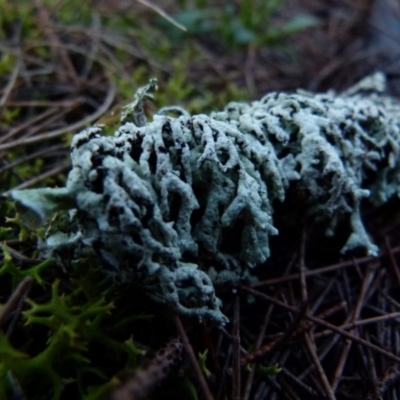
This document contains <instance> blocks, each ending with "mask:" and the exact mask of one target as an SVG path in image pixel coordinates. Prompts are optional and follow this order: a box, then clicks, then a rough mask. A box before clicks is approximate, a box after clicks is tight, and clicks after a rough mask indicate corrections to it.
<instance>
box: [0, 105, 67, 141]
mask: <svg viewBox="0 0 400 400" xmlns="http://www.w3.org/2000/svg"><path fill="white" fill-rule="evenodd" d="M7 105H8V104H7ZM58 111H59V110H58V108H56V107H54V108H53V107H51V108H50V109H47V110H46V111H44V112H43V113H41V114H39V115H37V116H36V117H34V118H30V119H29V120H28V121H26V122H24V123H22V124H20V125H18V126H17V127H15V128H14V129H11V130H10V131H9V132H8V133H7V134H5V135H3V136H2V137H0V143H4V142H6V141H8V140H9V139H11V138H12V137H13V136H15V135H17V134H18V133H19V132H21V131H22V130H24V129H26V128H29V127H30V126H32V125H35V124H36V123H37V122H39V121H40V120H42V119H45V118H48V117H50V116H52V115H54V114H56V113H57V112H58Z"/></svg>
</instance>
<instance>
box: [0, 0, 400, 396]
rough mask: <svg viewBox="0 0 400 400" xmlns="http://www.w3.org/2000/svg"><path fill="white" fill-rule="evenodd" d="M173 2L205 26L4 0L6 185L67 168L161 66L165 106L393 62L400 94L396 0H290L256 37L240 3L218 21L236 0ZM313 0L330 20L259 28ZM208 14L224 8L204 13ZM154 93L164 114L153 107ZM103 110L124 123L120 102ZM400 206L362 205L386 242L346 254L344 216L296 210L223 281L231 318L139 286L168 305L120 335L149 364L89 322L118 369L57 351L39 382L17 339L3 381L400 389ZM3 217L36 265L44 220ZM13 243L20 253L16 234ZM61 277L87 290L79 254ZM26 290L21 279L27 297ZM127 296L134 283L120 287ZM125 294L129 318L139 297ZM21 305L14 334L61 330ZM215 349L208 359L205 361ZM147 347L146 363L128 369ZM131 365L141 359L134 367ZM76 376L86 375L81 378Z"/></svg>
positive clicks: (271, 389)
mask: <svg viewBox="0 0 400 400" xmlns="http://www.w3.org/2000/svg"><path fill="white" fill-rule="evenodd" d="M81 3H82V2H81ZM159 3H160V6H162V9H163V10H164V11H166V12H167V13H168V14H169V15H172V16H177V13H179V12H181V11H182V10H184V9H186V8H190V7H189V6H190V5H192V9H195V10H197V11H201V12H203V14H201V13H200V17H199V19H197V20H196V19H195V20H193V19H192V20H191V21H196V22H193V29H192V32H190V33H188V34H185V33H183V32H182V31H179V30H178V29H176V28H175V27H173V26H172V25H171V24H170V23H169V22H167V21H166V20H164V19H162V18H161V17H160V16H158V15H157V13H156V12H155V11H154V10H152V9H151V8H149V7H148V6H145V5H143V4H142V5H139V4H138V3H137V2H135V1H133V0H119V1H114V2H112V5H111V2H108V1H106V0H101V1H100V0H98V1H92V2H88V4H87V5H86V6H84V5H82V4H80V3H79V2H77V1H70V2H69V1H62V2H55V1H47V2H45V1H41V0H35V1H33V2H32V4H30V3H25V2H23V1H21V2H20V3H19V4H18V5H12V4H8V3H7V1H3V2H0V16H1V19H0V21H1V36H0V52H1V59H0V89H1V91H0V105H1V107H2V108H1V110H0V184H1V191H2V192H6V191H8V190H10V189H11V188H15V187H17V188H28V187H39V186H55V185H63V181H64V179H65V175H66V173H67V171H68V169H69V161H68V149H67V147H68V143H69V141H70V139H71V136H72V134H73V133H74V132H76V131H78V130H80V129H81V128H82V127H84V126H86V125H88V124H91V123H93V122H95V121H96V120H98V118H100V117H101V116H102V115H103V114H104V113H105V112H106V111H108V110H109V109H110V108H111V107H112V105H114V104H116V103H118V102H119V101H121V100H126V99H129V97H130V96H132V94H133V93H134V91H135V89H136V88H137V86H140V85H142V84H143V83H145V82H146V80H147V79H148V78H149V77H151V76H156V77H157V78H158V79H159V82H160V90H159V93H158V94H156V99H157V105H156V106H157V107H159V106H163V105H166V104H176V103H178V104H180V105H183V106H184V107H186V108H188V109H189V110H190V111H192V112H208V111H210V110H211V109H213V108H221V107H223V105H224V104H226V103H227V102H228V101H231V100H248V99H254V98H259V97H260V96H262V95H263V94H265V93H266V92H269V91H272V90H276V91H293V90H295V89H297V88H304V89H308V90H312V91H325V90H328V89H335V90H338V91H340V90H342V89H345V88H348V87H349V86H350V85H352V84H354V83H355V82H356V81H357V80H358V79H360V78H362V77H364V76H365V75H367V74H369V73H372V72H374V71H376V70H381V71H384V72H385V73H386V74H387V78H388V93H389V94H390V95H393V96H397V97H398V96H400V80H399V74H398V69H399V68H398V67H399V65H400V2H399V1H396V0H376V1H372V0H353V1H351V0H347V1H345V0H331V1H330V0H327V1H320V0H287V1H284V2H283V4H284V5H283V7H281V8H280V9H279V10H278V11H276V12H274V13H273V15H272V17H271V18H269V19H267V23H266V24H264V22H263V21H262V23H259V22H255V23H254V26H253V27H252V29H253V30H254V32H257V35H256V36H255V38H254V40H251V41H249V42H246V41H244V43H243V42H242V41H241V40H239V39H238V38H235V37H232V32H231V31H230V30H229V29H231V28H230V25H229V19H228V22H227V21H225V22H218V19H217V22H215V20H213V19H212V17H211V16H210V14H209V13H208V14H207V13H204V10H209V9H210V8H211V6H210V5H209V4H211V3H212V4H213V9H212V10H211V11H212V13H211V15H218V13H219V12H221V15H222V14H223V13H222V11H221V10H222V9H223V4H225V2H218V1H217V2H207V1H203V2H201V1H199V2H195V1H192V2H190V1H186V2H185V1H181V2H177V1H165V2H163V4H162V5H161V2H159ZM201 3H202V4H201ZM230 3H231V4H232V7H233V10H234V11H233V14H229V15H230V18H231V19H234V16H235V15H236V14H235V13H236V12H239V11H238V9H239V6H238V4H239V2H238V1H232V2H230ZM243 3H245V2H243ZM258 3H262V2H257V4H258ZM80 7H82V9H81V8H80ZM299 14H309V15H312V16H314V17H315V18H317V19H318V23H319V25H318V26H317V27H312V28H308V29H305V30H303V31H300V32H297V33H294V34H293V35H291V36H289V37H287V38H284V37H283V36H282V35H281V36H279V35H278V36H276V35H275V37H274V35H272V34H271V35H270V36H269V37H263V35H262V32H260V30H262V29H264V28H265V26H267V28H265V29H266V30H267V31H271V32H273V29H275V28H276V27H279V26H282V24H284V23H285V22H286V21H288V20H290V19H291V18H293V17H294V16H297V15H299ZM188 18H189V17H187V16H186V20H185V19H184V18H183V19H182V22H184V21H186V22H187V21H189V20H190V19H188ZM192 18H193V15H192ZM243 18H244V17H243ZM253 18H254V16H253ZM207 21H211V23H209V24H208V25H207V24H204V22H207ZM239 21H240V18H239ZM257 23H258V25H257ZM254 32H253V33H254ZM278 33H279V30H278ZM147 111H148V112H149V113H150V114H151V112H152V108H151V107H150V108H149V110H147ZM108 118H109V117H108ZM105 121H106V123H107V124H110V125H111V122H110V121H111V120H110V119H106V120H105ZM1 207H2V208H1V215H0V216H1V218H2V222H3V223H2V225H3V226H4V227H10V226H11V225H10V224H9V223H8V224H6V223H5V220H4V217H5V216H12V215H13V214H14V212H13V211H12V206H11V204H10V203H9V202H6V201H4V202H3V204H2V206H1ZM399 211H400V208H399V202H398V201H395V200H393V201H392V202H391V203H389V204H387V205H385V206H384V207H382V208H380V209H378V210H376V209H371V210H365V215H364V220H365V221H367V222H366V224H367V225H368V231H369V232H372V233H373V239H374V241H375V243H377V244H379V246H380V249H381V252H380V255H379V257H375V258H374V257H365V256H364V255H363V254H351V255H346V256H345V257H342V256H340V255H339V250H340V248H341V246H342V244H343V241H344V240H345V237H346V236H345V235H346V227H345V226H343V227H342V228H341V229H342V230H339V234H338V235H337V236H336V237H334V238H331V239H327V238H325V237H324V235H323V234H322V230H321V228H320V227H318V226H314V225H313V224H308V225H307V226H299V227H296V228H293V229H288V228H286V229H285V228H284V227H283V228H282V229H281V235H280V236H279V238H276V239H274V241H273V243H272V249H273V256H272V257H271V259H269V260H268V262H267V263H266V265H263V266H260V267H258V268H257V271H258V274H259V278H260V280H259V281H258V282H257V283H254V284H252V285H249V286H243V287H237V288H225V289H223V290H221V291H220V292H219V296H220V297H221V298H222V299H223V300H224V304H225V305H226V307H225V312H226V315H228V317H229V318H230V320H231V321H232V322H231V323H230V324H229V325H227V326H226V327H225V328H224V329H217V328H215V327H213V326H211V325H210V324H208V323H207V322H204V323H203V324H201V325H198V324H196V323H195V322H193V321H189V320H180V318H179V317H177V316H174V315H173V313H172V312H170V311H168V310H167V311H166V309H165V308H162V309H161V310H160V306H158V305H155V304H153V303H151V302H150V301H148V300H146V301H144V302H143V300H142V299H143V294H142V293H141V292H140V293H139V294H133V295H131V294H130V296H131V297H132V301H134V300H135V301H136V302H137V303H139V305H138V304H136V305H135V306H134V307H133V310H131V309H129V310H130V311H129V312H130V313H136V314H138V315H139V314H142V313H144V314H146V313H147V314H152V315H153V316H154V315H155V317H154V319H153V322H152V323H151V324H149V323H148V322H146V323H144V324H145V325H144V326H141V325H140V324H139V325H138V324H137V323H135V325H134V326H132V324H131V323H130V324H128V325H127V327H126V328H125V331H124V332H123V333H121V332H119V333H118V334H116V336H115V338H119V340H120V341H123V340H127V339H128V338H129V337H130V336H131V335H134V338H135V341H136V342H137V344H138V346H139V348H140V349H146V350H147V356H146V357H143V356H138V360H137V361H136V364H135V363H133V364H129V363H128V364H126V365H125V366H123V365H122V364H121V363H119V364H118V363H116V362H115V361H114V360H112V361H110V365H109V366H105V365H103V364H105V362H104V360H102V358H101V357H99V354H98V352H100V354H101V352H102V351H103V350H102V347H100V348H98V347H95V345H92V344H91V343H92V342H91V337H90V336H88V337H87V338H86V339H85V340H86V342H85V346H87V348H88V350H85V351H86V353H84V354H85V357H87V358H88V359H89V360H90V362H89V364H90V365H91V366H92V367H96V368H98V369H99V370H101V373H102V374H103V376H102V377H101V379H100V378H98V379H99V380H95V379H87V380H85V379H83V378H82V379H81V378H79V379H78V378H77V376H78V375H79V373H80V372H81V370H80V369H79V368H83V367H81V366H79V368H78V367H76V369H73V368H72V367H71V368H69V369H67V370H66V371H65V370H63V369H62V368H60V370H59V371H61V372H59V371H58V370H57V368H56V370H57V374H59V375H57V377H56V378H55V381H57V379H61V378H62V382H63V384H62V387H63V389H62V394H61V395H60V397H57V395H56V390H55V389H54V387H55V384H54V382H53V383H49V385H48V386H46V385H45V386H44V388H43V387H40V390H38V392H37V393H35V383H34V384H32V382H31V381H30V380H29V376H28V377H27V376H26V375H24V373H23V372H21V371H24V370H23V368H22V367H19V365H20V364H18V363H16V362H14V364H12V363H11V364H7V361H5V360H8V358H7V357H8V356H7V357H6V355H5V354H6V353H5V352H4V351H3V352H2V350H1V346H3V349H4V348H6V347H4V346H6V345H5V344H4V342H2V343H0V362H1V360H2V359H3V367H2V368H3V370H4V368H5V367H4V365H11V367H6V368H5V370H7V371H8V372H9V374H11V375H13V376H14V378H12V379H11V378H9V375H7V378H5V376H6V375H5V372H1V373H2V377H1V379H2V380H3V381H4V382H5V381H7V382H8V383H4V382H3V384H4V385H6V386H7V388H6V389H7V390H8V391H10V390H11V391H13V393H14V395H15V396H16V397H15V399H18V400H22V399H36V398H44V399H47V398H49V399H50V398H63V399H64V398H65V399H67V398H79V396H82V398H87V399H89V398H93V399H97V398H99V399H100V398H107V396H108V395H109V393H113V394H114V398H115V399H133V398H136V399H139V398H150V397H148V396H149V395H148V391H150V389H151V390H153V389H154V388H156V391H155V393H154V394H153V395H152V397H151V398H154V399H167V398H172V397H171V396H173V397H174V396H178V397H177V398H196V397H194V395H193V397H191V396H190V393H192V392H191V391H193V390H194V391H195V392H197V393H198V395H199V398H206V399H211V398H215V399H232V400H233V399H290V400H294V399H322V398H327V399H338V400H339V399H379V398H383V399H393V400H395V399H397V398H398V397H400V379H399V378H400V365H399V363H400V354H399V353H400V333H399V322H400V319H399V318H400V294H399V293H400V292H399V286H400V269H399V265H398V262H399V253H400V247H399V239H400V231H399V222H400V218H399V217H400V212H399ZM0 229H1V231H0V234H1V239H2V240H4V241H5V243H6V247H7V249H8V251H9V252H10V254H11V259H12V260H13V262H15V265H17V266H18V267H19V268H21V269H22V270H24V268H27V266H31V265H33V264H36V261H35V259H36V257H37V254H36V252H35V242H34V240H33V239H32V237H34V236H35V235H34V234H32V233H31V234H28V233H25V234H24V235H25V236H24V235H20V236H19V237H17V235H18V232H19V231H18V230H12V231H11V232H8V231H7V232H6V231H5V230H4V228H0ZM340 232H341V233H342V234H340ZM3 259H4V263H6V261H5V260H6V259H7V254H6V251H5V250H4V252H3ZM58 270H61V269H58ZM7 277H8V275H7V274H3V273H2V272H1V270H0V278H1V281H0V295H1V298H0V299H1V301H2V303H5V302H6V300H7V298H8V297H9V295H10V293H11V292H12V290H13V288H14V286H15V285H14V286H13V285H12V284H11V282H10V279H8V278H7ZM13 277H14V275H13ZM20 278H21V276H19V279H18V280H20ZM46 279H47V280H48V283H51V282H52V281H53V280H55V279H59V280H61V282H62V283H61V286H62V288H63V290H64V291H65V293H69V292H68V291H71V290H72V289H71V288H72V286H73V283H71V282H72V281H71V282H70V281H69V278H68V277H67V276H66V274H65V273H64V272H61V271H60V272H54V273H49V274H48V275H46ZM14 283H15V282H14ZM14 283H13V284H14ZM29 285H30V284H29V282H28V286H29ZM35 285H36V286H38V285H37V283H35ZM36 286H34V287H33V289H32V292H31V295H30V298H31V299H33V300H34V301H35V302H36V303H41V302H43V301H46V300H47V299H48V298H49V288H50V286H47V288H46V287H45V288H40V289H39V288H36V289H35V287H36ZM26 290H27V289H26ZM128 292H129V290H128ZM14 293H15V292H14ZM24 293H25V292H24V288H22V294H20V298H21V299H23V298H24ZM17 294H18V293H17ZM249 294H251V295H252V296H249ZM124 296H125V297H124ZM121 298H123V299H126V298H128V297H126V293H125V294H124V293H122V295H121ZM129 298H130V297H129ZM250 299H253V301H252V302H250V301H249V300H250ZM147 302H148V303H149V304H147ZM142 303H143V304H142ZM116 304H117V305H116V310H115V311H114V314H113V315H114V317H113V318H116V319H114V322H115V321H117V322H118V315H120V314H122V315H125V314H124V313H125V311H124V309H123V308H121V306H120V305H119V303H118V301H117V302H116ZM26 308H27V307H26V306H25V309H26ZM3 310H4V309H3ZM15 310H16V312H14V313H12V311H15ZM143 310H144V311H143ZM12 311H11V315H12V317H11V319H12V320H13V321H14V322H16V328H15V331H14V333H13V335H11V337H10V336H9V335H7V337H8V339H9V340H10V343H11V344H12V345H13V346H14V348H17V349H18V350H20V351H23V352H25V353H28V354H29V355H30V357H34V353H35V352H36V353H40V351H42V350H43V348H45V347H46V346H47V345H46V344H45V340H43V337H44V336H45V337H52V335H54V332H56V331H57V329H58V327H57V328H55V327H54V326H53V327H52V328H51V329H50V328H46V329H45V328H43V326H40V327H39V328H38V327H37V326H36V327H35V326H34V327H32V326H30V327H29V328H26V327H25V326H24V325H23V323H24V321H25V320H24V318H26V316H25V317H22V316H20V315H19V311H20V310H18V309H15V308H14V309H13V310H12ZM115 316H116V317H115ZM7 324H10V323H9V322H8V323H7ZM7 324H6V323H5V322H4V321H2V323H1V324H0V326H1V327H3V329H5V327H8V328H7V329H9V325H7ZM146 324H147V325H146ZM9 332H11V333H12V330H11V331H9ZM57 332H58V331H57ZM185 332H186V333H185ZM82 335H83V334H82ZM118 335H120V336H118ZM39 338H41V339H39ZM171 338H172V341H171V342H170V344H168V345H167V342H168V340H170V339H171ZM36 340H37V341H38V342H40V344H35V341H36ZM182 343H183V345H182ZM91 346H92V347H91ZM97 346H98V344H97ZM93 348H95V350H96V351H97V353H96V351H94V350H93ZM163 348H164V350H161V351H160V352H159V353H156V352H157V351H159V349H163ZM7 349H8V348H7ZM67 349H69V350H65V351H71V352H73V351H75V350H76V349H75V347H73V346H72V347H68V346H67ZM182 349H183V350H182ZM181 351H183V353H184V354H185V356H184V357H183V358H180V357H179V353H180V352H181ZM205 351H207V356H206V367H204V365H203V363H202V362H200V365H199V362H198V360H199V359H201V357H200V354H203V355H204V352H205ZM43 352H44V350H43ZM94 353H96V354H97V355H94ZM59 357H61V358H62V357H63V356H62V355H59ZM250 361H252V363H251V364H248V363H249V362H250ZM255 361H257V362H255ZM172 364H174V365H178V366H177V367H176V366H175V367H173V366H172ZM0 365H1V364H0ZM71 365H72V364H71ZM132 365H134V368H135V369H136V372H132V367H131V369H129V366H132ZM245 365H247V366H246V367H245ZM18 368H19V369H18ZM74 368H75V367H74ZM124 368H127V369H128V371H127V372H125V373H123V374H121V370H122V369H124ZM278 369H281V370H280V372H279V373H277V372H278ZM170 370H171V371H172V373H171V374H170V375H169V377H168V378H167V379H165V380H164V381H163V382H164V383H162V384H160V382H161V381H162V380H163V379H162V378H164V377H165V374H167V373H169V371H170ZM207 370H208V371H209V372H210V375H209V376H207V375H208V374H207V373H205V371H207ZM7 379H8V380H7ZM13 379H14V380H13ZM68 380H70V381H69V382H70V383H69V384H66V383H65V382H67V381H68ZM11 381H12V382H14V383H11V384H10V382H11ZM78 381H79V382H80V383H81V384H82V385H83V387H81V388H79V389H78V388H77V387H76V386H77V385H76V384H75V383H76V382H78ZM15 382H16V383H15ZM57 382H58V381H57ZM71 382H72V383H71ZM107 382H108V383H107ZM184 384H185V385H187V387H184ZM19 385H21V388H20V389H21V390H19ZM52 385H53V386H52ZM160 385H161V386H160ZM89 386H96V387H98V388H99V387H100V388H102V390H103V392H102V393H103V394H101V395H100V394H96V395H92V397H90V396H91V395H89V394H88V392H87V388H88V387H89ZM10 387H11V388H12V389H10ZM27 388H30V390H29V391H27ZM127 388H129V389H130V390H131V393H132V392H133V391H136V392H135V393H136V397H133V396H132V395H131V394H127V392H125V391H124V390H125V389H127ZM179 390H181V392H179ZM104 393H106V394H104ZM179 393H180V394H179ZM182 393H183V394H182ZM18 396H19V397H18ZM71 396H72V397H71ZM179 396H180V397H179Z"/></svg>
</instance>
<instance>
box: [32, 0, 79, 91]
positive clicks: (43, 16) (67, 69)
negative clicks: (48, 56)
mask: <svg viewBox="0 0 400 400" xmlns="http://www.w3.org/2000/svg"><path fill="white" fill-rule="evenodd" d="M33 3H34V5H35V7H36V9H37V11H38V17H39V19H40V24H39V26H41V27H42V28H43V32H44V34H45V35H46V36H47V38H48V39H49V42H50V47H51V48H52V49H53V50H54V51H56V52H57V53H58V55H59V56H60V59H61V61H62V63H63V66H64V68H63V70H62V72H61V73H60V76H61V77H63V76H65V77H70V78H71V79H72V81H73V82H74V85H75V86H77V85H78V84H79V81H80V79H79V77H78V75H77V73H76V70H75V67H74V65H73V64H72V61H71V59H70V58H69V55H68V52H67V49H66V48H65V46H63V45H62V43H61V41H60V39H59V37H58V35H57V32H56V30H55V28H54V24H53V22H52V18H51V15H50V13H49V11H48V9H47V8H46V6H45V5H44V4H43V2H42V0H33ZM64 80H65V79H64Z"/></svg>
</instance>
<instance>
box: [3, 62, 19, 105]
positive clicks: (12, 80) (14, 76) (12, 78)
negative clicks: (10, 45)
mask: <svg viewBox="0 0 400 400" xmlns="http://www.w3.org/2000/svg"><path fill="white" fill-rule="evenodd" d="M21 64H22V61H21V57H18V61H17V62H16V64H15V66H14V68H13V71H12V73H11V76H10V80H9V81H8V83H7V85H6V87H5V88H4V93H3V96H1V99H0V107H3V106H4V104H5V103H6V102H7V99H8V97H9V96H10V94H11V92H12V90H13V87H14V85H15V82H16V81H17V78H18V74H19V71H20V69H21Z"/></svg>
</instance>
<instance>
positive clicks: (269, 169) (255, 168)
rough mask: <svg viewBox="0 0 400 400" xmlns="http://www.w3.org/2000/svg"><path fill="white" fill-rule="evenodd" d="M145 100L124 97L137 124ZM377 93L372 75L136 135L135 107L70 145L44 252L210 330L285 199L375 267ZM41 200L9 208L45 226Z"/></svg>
mask: <svg viewBox="0 0 400 400" xmlns="http://www.w3.org/2000/svg"><path fill="white" fill-rule="evenodd" d="M154 86H155V83H154V82H151V83H150V84H149V85H148V86H146V87H145V88H143V89H142V91H141V92H140V93H139V95H138V96H136V100H137V99H139V100H138V101H136V103H135V107H136V108H137V109H138V110H139V111H140V110H142V108H141V107H140V104H139V103H141V100H142V99H143V98H144V96H145V95H146V93H147V91H148V90H149V89H151V88H152V87H154ZM383 88H384V77H383V75H382V74H380V73H377V74H375V75H374V76H373V77H369V78H368V79H367V80H364V81H362V82H361V83H359V84H358V86H355V87H353V88H351V89H349V90H348V91H347V92H344V93H343V94H341V95H338V94H336V93H334V92H328V93H326V94H312V93H309V92H305V91H301V92H300V91H299V92H298V93H295V94H285V93H271V94H268V95H266V96H265V97H264V98H263V99H261V100H260V101H255V102H253V103H250V104H246V103H230V104H228V106H227V107H226V108H225V110H224V111H222V112H216V113H212V114H211V115H210V116H207V115H194V116H190V115H188V114H187V113H186V112H185V111H184V110H181V109H179V108H167V109H164V110H162V112H160V113H159V114H156V115H155V116H154V118H153V121H152V122H148V123H147V122H145V121H144V120H143V117H144V114H143V113H142V112H140V118H139V117H138V115H136V114H135V112H134V110H135V109H136V108H135V107H134V108H133V109H132V110H133V111H132V112H133V114H135V115H136V117H138V118H136V117H135V115H133V117H132V118H131V119H130V120H131V121H133V122H124V121H126V120H127V116H126V115H125V116H124V118H123V121H122V123H121V125H120V127H119V128H118V129H117V131H116V132H115V136H114V137H106V136H102V127H101V126H95V127H92V128H88V129H86V130H84V131H83V132H81V133H79V134H77V135H75V137H74V139H73V142H72V145H71V159H72V171H71V172H70V174H69V176H68V181H67V185H66V188H65V189H54V193H55V194H56V193H58V192H56V191H60V190H62V192H60V193H61V194H62V196H64V198H65V199H68V201H67V202H65V201H64V202H63V204H62V205H63V207H62V208H65V207H64V206H65V204H73V208H74V210H75V211H74V212H73V213H72V214H71V216H70V225H69V228H70V227H71V226H74V228H73V229H72V232H71V229H69V230H68V229H66V232H58V233H55V234H54V233H52V234H49V235H48V239H47V248H48V250H49V252H50V253H51V254H53V255H57V254H59V253H60V251H63V254H64V255H65V251H64V250H66V249H67V250H68V249H69V250H68V251H69V255H70V256H71V257H72V258H74V257H79V256H80V255H82V254H87V252H88V250H90V251H92V252H93V253H95V254H97V255H98V256H99V257H100V259H101V260H102V263H103V265H104V269H105V270H106V271H107V273H108V274H110V275H112V276H114V277H115V278H116V279H118V280H120V281H123V282H130V281H132V280H137V281H140V282H142V283H143V285H145V287H147V288H148V290H149V291H150V292H151V293H152V295H153V296H154V297H157V298H163V299H167V300H168V301H170V302H171V303H172V304H173V305H174V306H175V307H176V308H177V309H178V310H179V311H180V312H181V313H183V314H188V315H194V316H197V317H199V318H202V317H204V316H208V317H211V318H213V319H214V320H215V321H217V322H219V323H224V322H225V321H226V317H225V316H224V315H223V314H222V313H221V311H220V301H219V300H218V299H217V298H216V296H215V291H214V286H213V283H221V282H226V281H235V280H239V279H242V278H244V277H246V276H248V271H249V268H251V267H253V266H255V265H258V264H262V263H264V262H265V261H266V260H267V258H268V257H269V256H270V246H269V237H270V236H271V235H276V234H278V231H277V229H276V228H275V227H274V225H273V219H272V218H273V202H274V201H283V200H284V199H285V195H286V192H287V190H288V188H289V186H290V187H291V188H294V189H299V190H302V191H304V192H306V193H307V199H308V200H307V202H308V213H309V216H311V217H314V218H318V219H322V220H324V219H325V220H326V221H328V222H329V227H328V228H327V231H328V230H329V231H330V232H334V229H335V225H336V223H337V221H338V220H339V219H341V218H347V219H348V221H349V223H350V225H351V229H352V232H351V235H350V237H349V238H348V240H347V243H346V244H345V246H344V248H343V251H347V250H349V249H352V248H355V247H363V248H365V249H366V250H367V252H368V253H369V254H371V255H375V254H377V251H378V249H377V247H376V246H375V245H374V244H373V243H372V242H371V241H370V239H369V237H368V235H367V233H366V231H365V228H364V225H363V223H362V221H361V217H360V205H361V201H362V199H364V198H368V199H369V200H370V201H372V202H373V203H375V204H382V203H383V202H385V201H386V200H387V199H388V198H389V197H391V196H393V195H395V194H397V195H399V189H400V174H399V171H400V168H399V167H400V166H399V143H400V131H399V126H400V105H399V103H398V102H396V101H395V100H393V99H391V98H388V97H385V96H384V95H382V93H381V92H382V90H383ZM138 104H139V106H138ZM138 107H139V108H138ZM170 111H172V112H175V113H177V114H178V115H180V116H179V117H177V118H173V117H169V116H167V115H165V114H168V112H170ZM40 190H41V189H38V191H37V192H35V191H15V192H12V196H13V197H14V198H15V199H16V200H17V201H18V202H19V203H20V204H22V205H23V206H25V207H27V208H28V209H30V210H31V211H32V210H33V211H35V212H36V214H37V215H38V216H39V218H40V219H42V220H43V219H44V218H45V217H46V216H47V215H48V211H51V210H53V209H55V207H54V205H53V204H50V205H43V204H41V202H42V200H40V201H37V200H38V199H37V198H36V199H34V201H33V200H32V195H34V196H37V193H40ZM44 190H46V196H47V197H44V198H43V201H44V202H45V203H47V200H46V198H48V193H49V192H47V191H48V190H49V189H44ZM52 201H53V199H52ZM35 204H36V206H35ZM231 243H240V245H239V246H235V245H230V244H231ZM199 265H202V266H206V267H203V268H206V269H204V270H203V269H200V268H199Z"/></svg>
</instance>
